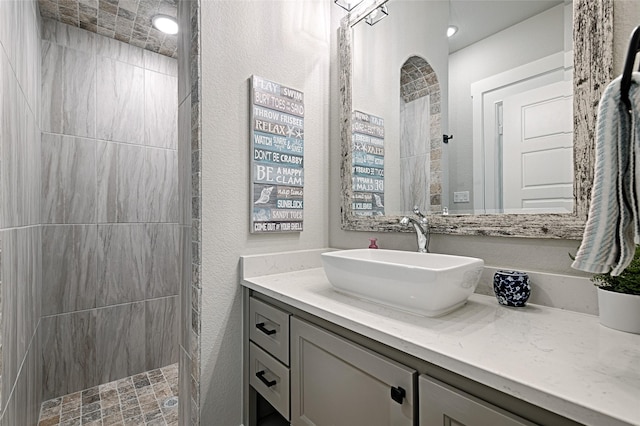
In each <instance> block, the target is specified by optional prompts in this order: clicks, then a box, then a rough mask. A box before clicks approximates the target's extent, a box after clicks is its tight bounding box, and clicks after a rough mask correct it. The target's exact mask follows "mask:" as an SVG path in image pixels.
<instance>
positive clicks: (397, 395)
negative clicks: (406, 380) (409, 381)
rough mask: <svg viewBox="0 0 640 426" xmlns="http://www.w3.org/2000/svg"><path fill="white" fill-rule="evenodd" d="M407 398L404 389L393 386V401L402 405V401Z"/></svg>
mask: <svg viewBox="0 0 640 426" xmlns="http://www.w3.org/2000/svg"><path fill="white" fill-rule="evenodd" d="M405 396H407V392H406V391H405V390H404V389H402V388H401V387H400V386H398V387H397V388H396V387H393V386H391V399H393V400H394V401H395V402H397V403H398V404H400V405H402V400H403V399H404V398H405Z"/></svg>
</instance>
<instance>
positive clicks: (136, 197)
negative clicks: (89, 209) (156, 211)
mask: <svg viewBox="0 0 640 426" xmlns="http://www.w3.org/2000/svg"><path fill="white" fill-rule="evenodd" d="M96 161H97V163H98V166H97V185H98V195H97V205H98V207H97V216H98V223H105V222H108V223H114V222H143V221H144V220H145V210H146V207H145V206H146V197H147V194H146V191H145V173H144V165H145V148H144V147H141V146H133V145H127V144H117V143H110V142H102V141H98V142H97V153H96Z"/></svg>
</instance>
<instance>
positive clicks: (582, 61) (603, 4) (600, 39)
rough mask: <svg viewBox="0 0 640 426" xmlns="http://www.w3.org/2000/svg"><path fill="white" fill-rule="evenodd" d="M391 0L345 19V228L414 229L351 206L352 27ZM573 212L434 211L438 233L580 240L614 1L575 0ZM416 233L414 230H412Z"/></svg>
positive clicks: (609, 60) (608, 65) (608, 70)
mask: <svg viewBox="0 0 640 426" xmlns="http://www.w3.org/2000/svg"><path fill="white" fill-rule="evenodd" d="M386 1H387V0H373V1H369V2H365V4H361V5H359V6H358V7H356V8H355V9H354V10H352V11H351V13H350V14H349V15H347V16H345V17H344V18H343V20H342V21H341V24H340V32H339V55H340V58H339V68H340V74H339V78H340V97H341V99H340V100H341V107H342V110H341V115H340V121H341V122H340V126H341V129H340V136H341V139H342V165H341V169H340V174H341V179H342V203H341V219H342V220H341V222H342V229H343V230H348V231H369V232H403V231H406V232H409V231H411V230H408V229H405V228H403V227H402V226H400V224H399V221H400V219H401V216H378V217H360V216H356V215H354V214H353V211H352V206H351V195H352V192H353V191H352V186H351V161H352V157H351V110H352V98H351V95H352V92H351V88H352V87H351V86H352V84H351V78H352V55H351V46H352V44H351V27H352V26H353V25H355V24H356V23H358V22H360V21H361V20H362V19H363V18H364V17H365V16H366V15H367V14H368V13H369V12H370V11H371V10H373V9H375V8H376V7H378V6H380V5H382V4H384V3H385V2H386ZM573 51H574V71H573V72H574V76H573V123H574V133H573V159H574V183H573V193H574V211H573V214H483V215H474V216H469V215H448V216H442V215H436V214H434V215H429V216H428V218H429V223H430V229H431V232H433V233H438V234H454V235H487V236H507V237H525V238H560V239H581V238H582V234H583V231H584V225H585V222H586V218H587V213H588V211H589V199H590V195H591V184H592V182H593V167H594V151H595V149H594V146H595V126H596V118H597V105H598V102H599V100H600V96H601V94H602V91H603V90H604V88H605V87H606V85H607V84H608V83H609V82H610V81H611V79H612V74H613V0H595V1H594V0H574V2H573ZM411 232H413V231H411Z"/></svg>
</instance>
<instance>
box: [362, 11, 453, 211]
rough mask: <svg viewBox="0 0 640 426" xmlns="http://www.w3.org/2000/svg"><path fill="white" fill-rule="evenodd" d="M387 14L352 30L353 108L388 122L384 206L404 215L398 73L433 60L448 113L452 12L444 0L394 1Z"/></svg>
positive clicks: (385, 123)
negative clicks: (416, 61)
mask: <svg viewBox="0 0 640 426" xmlns="http://www.w3.org/2000/svg"><path fill="white" fill-rule="evenodd" d="M388 10H389V16H387V17H386V18H384V19H383V20H382V21H380V22H378V23H377V24H375V25H374V26H370V25H367V24H366V23H365V22H364V21H362V22H360V23H358V24H357V25H355V26H354V28H353V75H354V76H356V77H354V79H353V93H352V96H353V101H352V102H353V109H354V110H358V111H362V112H366V113H369V114H373V115H375V116H378V117H382V118H383V119H384V120H385V121H384V127H385V138H384V139H385V144H384V145H385V160H384V161H385V168H384V169H385V207H386V212H387V213H388V214H400V213H398V212H401V211H403V208H402V206H401V201H400V69H401V68H402V65H404V63H405V62H406V61H407V59H409V58H410V57H411V56H419V57H421V58H423V59H425V60H426V61H427V62H429V65H431V67H432V68H433V70H434V71H435V72H436V74H437V76H438V80H439V82H440V89H441V109H442V111H446V110H447V87H448V83H447V80H448V77H447V75H448V63H447V62H448V56H449V49H448V46H447V36H446V30H447V22H448V14H449V9H448V5H447V3H446V2H442V1H421V2H416V1H405V0H393V1H391V2H389V3H388ZM445 115H446V114H443V117H444V116H445ZM427 203H428V201H427Z"/></svg>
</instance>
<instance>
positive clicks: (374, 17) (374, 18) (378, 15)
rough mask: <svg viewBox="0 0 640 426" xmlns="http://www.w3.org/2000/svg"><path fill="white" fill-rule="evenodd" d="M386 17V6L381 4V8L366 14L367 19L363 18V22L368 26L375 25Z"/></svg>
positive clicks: (387, 13) (387, 12)
mask: <svg viewBox="0 0 640 426" xmlns="http://www.w3.org/2000/svg"><path fill="white" fill-rule="evenodd" d="M388 15H389V11H388V10H387V5H386V4H383V5H382V6H380V7H378V8H377V9H376V10H374V11H373V12H371V13H370V14H368V15H367V17H366V18H364V21H365V22H366V23H367V24H369V25H375V24H377V23H378V22H380V21H381V20H383V19H384V18H386V17H387V16H388Z"/></svg>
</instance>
